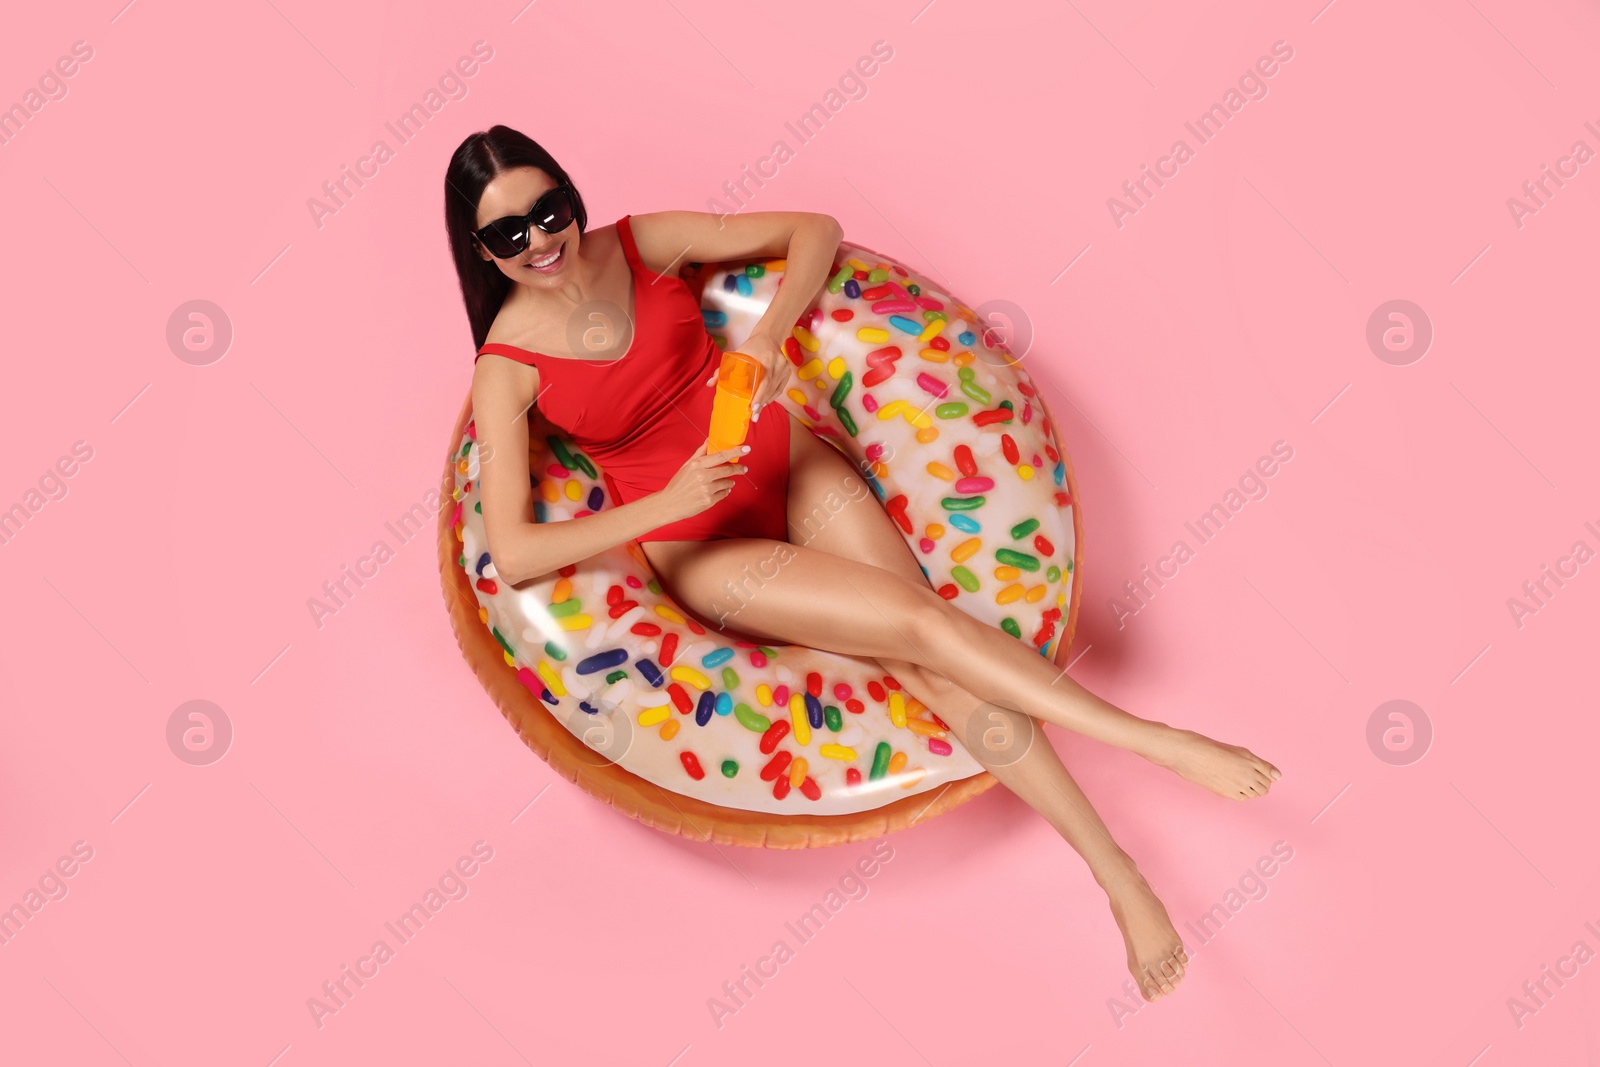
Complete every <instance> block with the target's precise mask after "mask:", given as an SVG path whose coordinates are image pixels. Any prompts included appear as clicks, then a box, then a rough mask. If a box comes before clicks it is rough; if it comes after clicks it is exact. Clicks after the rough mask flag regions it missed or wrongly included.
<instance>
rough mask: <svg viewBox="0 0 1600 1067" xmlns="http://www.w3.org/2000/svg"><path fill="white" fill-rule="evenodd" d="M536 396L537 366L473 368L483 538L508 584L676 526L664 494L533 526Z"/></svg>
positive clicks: (485, 363)
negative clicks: (531, 415)
mask: <svg viewBox="0 0 1600 1067" xmlns="http://www.w3.org/2000/svg"><path fill="white" fill-rule="evenodd" d="M538 393H539V372H538V370H536V369H535V368H533V367H529V366H524V365H522V364H516V363H511V362H509V361H507V360H504V359H498V358H495V357H493V356H485V357H484V358H483V359H481V360H479V361H478V366H477V367H476V368H475V369H474V371H473V375H472V412H473V416H472V417H473V421H474V423H475V424H476V428H477V433H478V445H477V447H478V491H479V496H480V497H481V498H482V500H483V533H484V537H485V538H486V539H487V540H488V542H489V558H490V559H491V560H492V561H493V562H494V569H495V572H496V573H497V574H498V575H499V576H500V579H501V581H504V582H506V583H508V584H510V585H520V584H521V583H523V582H526V581H528V580H530V579H533V578H538V577H541V576H543V575H546V574H550V573H551V572H553V571H556V570H559V569H561V568H562V567H565V566H567V565H568V564H571V563H576V562H578V561H579V560H581V559H587V558H588V557H590V556H593V555H597V554H598V553H601V552H604V551H605V550H606V549H608V548H612V547H614V546H616V545H620V544H623V543H625V542H627V541H631V540H633V539H634V538H635V537H638V536H639V535H640V534H643V533H648V532H649V531H651V530H654V529H655V528H656V527H658V526H662V525H665V524H666V523H667V522H669V521H671V519H670V518H669V517H667V516H666V515H665V514H664V512H663V511H662V508H661V499H660V497H659V495H658V494H651V495H649V496H645V497H641V498H640V499H638V500H634V501H631V502H629V503H627V504H622V505H620V506H617V507H610V508H606V509H605V510H603V511H599V512H596V513H595V514H593V515H585V516H583V517H582V518H577V519H569V520H567V521H565V522H551V523H536V522H534V521H533V485H532V481H531V479H530V477H529V473H530V472H529V470H528V410H529V409H530V408H531V407H533V400H534V397H536V396H537V395H538ZM469 562H470V561H469Z"/></svg>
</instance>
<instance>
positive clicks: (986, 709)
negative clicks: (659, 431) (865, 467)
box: [789, 423, 1189, 1000]
mask: <svg viewBox="0 0 1600 1067" xmlns="http://www.w3.org/2000/svg"><path fill="white" fill-rule="evenodd" d="M803 430H804V427H802V426H800V425H799V424H798V423H797V424H796V425H795V426H794V427H793V428H792V429H791V431H790V435H791V442H790V471H789V489H790V502H791V505H792V510H791V521H790V525H789V538H790V540H791V541H795V542H799V543H802V544H805V545H807V546H809V547H811V548H818V549H822V550H824V551H827V552H830V553H832V554H833V555H849V556H851V557H852V558H855V559H859V560H861V561H862V562H864V563H870V564H872V565H873V566H876V567H880V568H882V569H884V570H888V571H893V572H894V573H896V574H899V575H901V576H902V577H905V578H907V579H909V580H911V581H915V582H924V583H925V582H926V581H927V578H926V576H925V575H924V574H923V573H922V568H921V567H919V566H918V565H917V560H916V557H915V556H914V555H913V554H912V552H911V549H910V547H909V546H908V545H907V544H906V542H905V539H904V538H903V537H901V536H900V532H899V530H897V529H896V528H895V526H894V523H893V520H891V519H890V518H889V516H888V514H887V513H886V512H884V510H883V508H882V507H880V506H879V505H878V503H877V501H876V499H874V497H873V496H872V492H871V488H870V487H869V486H868V485H867V483H866V481H865V479H864V478H862V476H861V475H860V474H859V473H858V471H857V470H856V469H855V467H854V466H853V465H852V464H851V462H850V461H849V460H848V459H846V458H845V457H844V456H843V455H842V454H840V453H839V451H838V450H837V449H835V448H833V447H831V446H830V445H828V444H827V443H826V442H824V441H822V440H821V439H820V438H818V437H816V436H815V435H814V434H811V433H804V432H801V431H803ZM841 498H842V499H845V500H848V501H849V503H848V504H846V505H844V506H841V507H839V508H838V509H837V510H835V511H833V512H831V513H828V514H826V516H818V515H817V514H816V513H814V512H812V511H811V510H810V509H808V508H806V506H805V505H806V503H807V502H808V501H826V500H829V499H835V500H836V499H841ZM819 517H825V519H826V521H820V522H819V521H817V520H818V518H819ZM879 662H880V664H881V665H882V667H883V668H884V670H885V671H886V672H887V673H888V675H889V676H890V677H892V678H893V679H894V680H895V681H896V682H899V683H900V684H901V685H902V687H903V688H904V689H905V690H906V691H908V692H910V693H911V694H913V695H914V696H916V697H917V699H919V700H920V701H922V703H923V704H925V705H927V706H928V708H929V709H930V710H932V711H933V712H934V714H936V715H937V716H938V717H939V718H940V720H942V721H943V722H944V723H945V724H946V725H948V726H949V727H950V730H951V732H952V733H954V734H955V735H956V737H957V738H958V739H959V740H960V741H961V742H962V745H963V747H964V748H965V749H966V750H967V751H968V752H969V753H971V755H972V756H973V757H974V758H975V759H976V760H977V761H978V762H979V763H981V764H982V765H983V766H984V768H985V769H987V770H988V771H989V772H990V773H991V774H993V775H994V776H995V778H997V779H998V780H999V781H1000V783H1001V784H1002V785H1004V786H1005V787H1006V788H1007V789H1009V790H1011V792H1013V793H1014V794H1016V795H1017V797H1018V798H1019V799H1021V800H1022V801H1023V802H1024V803H1026V804H1027V805H1028V806H1029V807H1031V808H1033V809H1034V810H1035V811H1037V812H1038V813H1039V814H1040V815H1042V816H1043V817H1044V818H1045V820H1046V821H1047V822H1049V823H1050V825H1051V826H1053V827H1054V828H1055V830H1056V832H1057V833H1059V834H1060V835H1061V836H1062V837H1063V838H1064V839H1065V840H1066V842H1067V844H1069V845H1071V846H1072V848H1073V849H1074V850H1075V851H1076V852H1077V853H1078V855H1080V856H1082V857H1083V860H1084V862H1085V863H1086V864H1087V865H1088V867H1089V872H1090V873H1091V874H1092V875H1093V876H1094V879H1095V881H1096V882H1097V883H1098V884H1099V885H1100V887H1101V888H1102V889H1103V890H1104V891H1105V893H1106V896H1107V898H1108V900H1109V902H1110V905H1111V912H1112V915H1113V917H1114V918H1115V919H1116V921H1117V926H1118V927H1119V929H1121V931H1122V936H1123V940H1124V942H1125V943H1126V945H1127V952H1128V970H1129V971H1130V972H1131V973H1132V974H1133V976H1134V978H1135V980H1136V981H1137V982H1138V985H1139V988H1140V989H1141V990H1143V991H1144V996H1145V998H1146V999H1147V1000H1155V999H1157V998H1159V997H1161V996H1163V995H1164V994H1165V993H1170V992H1172V990H1173V987H1175V986H1176V985H1177V983H1178V982H1179V981H1181V980H1182V978H1183V971H1184V967H1185V966H1186V965H1187V963H1188V962H1189V960H1188V956H1187V954H1185V952H1184V950H1183V942H1182V940H1181V939H1180V938H1179V937H1178V933H1177V931H1176V930H1175V929H1174V928H1173V926H1172V920H1171V919H1170V918H1168V916H1167V911H1166V908H1165V907H1163V906H1162V903H1161V901H1160V899H1159V898H1157V896H1156V895H1155V892H1154V891H1153V890H1152V889H1151V888H1150V885H1149V883H1148V882H1146V881H1145V879H1144V876H1143V875H1142V874H1140V872H1139V869H1138V866H1137V864H1135V863H1134V861H1133V859H1132V857H1130V856H1129V855H1128V854H1127V853H1126V852H1124V851H1123V850H1122V848H1121V847H1120V846H1119V845H1118V844H1117V843H1116V841H1114V840H1113V839H1112V837H1111V831H1110V830H1109V829H1107V828H1106V825H1105V823H1104V822H1102V821H1101V819H1100V816H1099V814H1098V813H1097V812H1096V811H1095V810H1094V807H1093V805H1091V804H1090V803H1089V798H1088V797H1086V796H1085V795H1084V793H1083V790H1082V789H1080V788H1079V787H1078V783H1077V782H1076V781H1074V780H1073V778H1072V775H1071V774H1070V773H1068V771H1067V768H1066V766H1065V765H1064V764H1063V763H1062V762H1061V758H1060V756H1059V755H1057V753H1056V750H1055V748H1054V747H1053V746H1052V745H1051V744H1050V740H1049V738H1047V737H1045V736H1044V730H1043V727H1042V726H1041V725H1040V724H1038V723H1036V722H1034V720H1033V719H1032V718H1030V717H1029V716H1027V715H1025V714H1023V713H1022V712H1020V711H1016V710H1013V709H1009V708H1002V707H1000V706H999V705H995V704H986V703H984V702H983V701H980V700H978V699H977V698H976V697H974V696H973V695H972V694H971V693H968V692H967V691H966V690H964V689H962V688H960V687H958V686H957V685H955V683H953V682H951V681H950V680H949V679H948V678H945V677H944V676H942V675H940V674H938V673H935V672H932V671H928V670H926V669H924V668H922V667H919V666H917V665H916V664H914V663H909V662H906V661H902V660H892V659H886V660H881V661H879Z"/></svg>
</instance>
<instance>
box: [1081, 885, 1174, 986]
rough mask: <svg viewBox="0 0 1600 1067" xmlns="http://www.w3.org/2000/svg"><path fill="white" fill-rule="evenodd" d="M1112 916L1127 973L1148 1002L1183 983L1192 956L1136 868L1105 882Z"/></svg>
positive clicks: (1104, 886) (1165, 910)
mask: <svg viewBox="0 0 1600 1067" xmlns="http://www.w3.org/2000/svg"><path fill="white" fill-rule="evenodd" d="M1100 884H1101V887H1102V888H1104V889H1105V891H1106V896H1107V897H1108V898H1109V899H1110V901H1111V915H1112V917H1113V918H1115V919H1116V920H1117V928H1118V929H1120V930H1121V931H1122V940H1123V941H1124V942H1126V943H1127V946H1128V972H1129V973H1130V974H1132V975H1133V980H1134V983H1135V984H1136V985H1138V987H1139V992H1140V993H1141V994H1142V995H1143V996H1144V999H1145V1000H1149V1001H1153V1000H1159V999H1161V998H1162V997H1164V996H1166V995H1167V994H1168V993H1171V992H1172V991H1173V990H1174V989H1175V988H1176V987H1177V985H1178V983H1179V982H1181V981H1183V971H1184V968H1185V967H1187V966H1188V964H1189V955H1188V953H1186V952H1185V951H1184V950H1183V940H1182V939H1181V938H1179V937H1178V931H1177V930H1175V929H1174V928H1173V926H1172V920H1171V919H1169V918H1168V917H1167V909H1166V908H1165V907H1164V906H1163V905H1162V903H1161V901H1160V900H1159V899H1158V898H1157V897H1156V895H1155V892H1154V891H1153V890H1151V888H1150V883H1148V882H1146V881H1145V880H1144V876H1143V875H1142V874H1140V873H1139V870H1138V868H1137V867H1132V866H1131V865H1130V867H1129V869H1128V871H1127V872H1126V873H1120V874H1118V875H1115V876H1113V877H1109V878H1107V879H1106V880H1104V881H1102V882H1101V883H1100Z"/></svg>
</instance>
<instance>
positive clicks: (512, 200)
mask: <svg viewBox="0 0 1600 1067" xmlns="http://www.w3.org/2000/svg"><path fill="white" fill-rule="evenodd" d="M556 185H557V182H556V180H555V179H554V178H552V177H550V175H548V174H546V173H545V172H544V171H542V170H540V169H539V168H537V167H513V168H512V169H511V170H505V171H501V172H500V173H499V174H498V175H496V176H495V178H494V179H493V180H492V181H490V182H489V184H488V185H487V186H485V187H484V190H483V196H482V197H480V198H479V199H478V221H477V222H476V224H475V225H474V229H480V230H481V229H483V227H485V226H487V225H489V223H491V222H493V221H494V220H495V219H501V218H505V217H506V216H507V215H526V214H527V213H528V211H529V210H530V209H531V208H532V207H533V202H534V201H535V200H537V199H539V198H540V197H541V196H543V195H544V194H545V193H547V192H549V191H550V190H551V189H554V188H555V187H556ZM579 237H580V235H579V233H578V222H577V220H576V219H574V220H573V221H572V222H570V223H568V224H567V228H566V229H564V230H562V231H561V232H560V233H554V234H552V233H545V232H544V231H543V230H541V229H539V227H537V226H530V227H529V228H528V247H527V248H524V249H523V250H522V253H521V254H520V255H517V256H514V257H512V258H511V259H496V258H495V257H494V256H491V255H490V254H489V253H488V251H487V250H486V249H485V248H484V247H483V245H482V243H481V242H479V241H478V240H477V239H476V238H474V239H473V242H472V243H473V246H474V247H476V248H477V250H478V255H479V256H481V257H483V258H484V259H489V260H493V261H494V263H495V265H496V266H498V267H499V268H500V273H501V274H504V275H505V276H506V277H507V278H510V279H511V280H512V281H514V282H517V283H518V284H521V285H527V286H531V287H533V288H535V289H559V288H560V287H561V286H562V285H563V284H565V283H566V281H567V280H568V279H569V278H571V277H572V276H573V273H572V272H573V266H572V264H573V261H574V260H575V259H576V258H577V255H578V241H579ZM552 257H553V258H552ZM536 263H537V264H541V265H540V266H537V267H536V266H533V264H536Z"/></svg>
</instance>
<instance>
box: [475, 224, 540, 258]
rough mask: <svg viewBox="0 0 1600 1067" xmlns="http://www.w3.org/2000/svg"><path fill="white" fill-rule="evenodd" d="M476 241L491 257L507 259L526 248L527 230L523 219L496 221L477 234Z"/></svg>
mask: <svg viewBox="0 0 1600 1067" xmlns="http://www.w3.org/2000/svg"><path fill="white" fill-rule="evenodd" d="M478 240H480V241H482V242H483V247H485V248H487V249H488V250H489V254H490V255H491V256H499V257H500V258H501V259H509V258H510V257H511V256H514V255H516V254H517V253H519V252H521V251H522V250H523V249H524V248H526V247H528V229H527V226H526V224H525V220H523V219H496V220H495V221H494V222H491V223H490V224H489V225H488V226H486V227H484V228H483V229H482V230H480V231H479V232H478Z"/></svg>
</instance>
